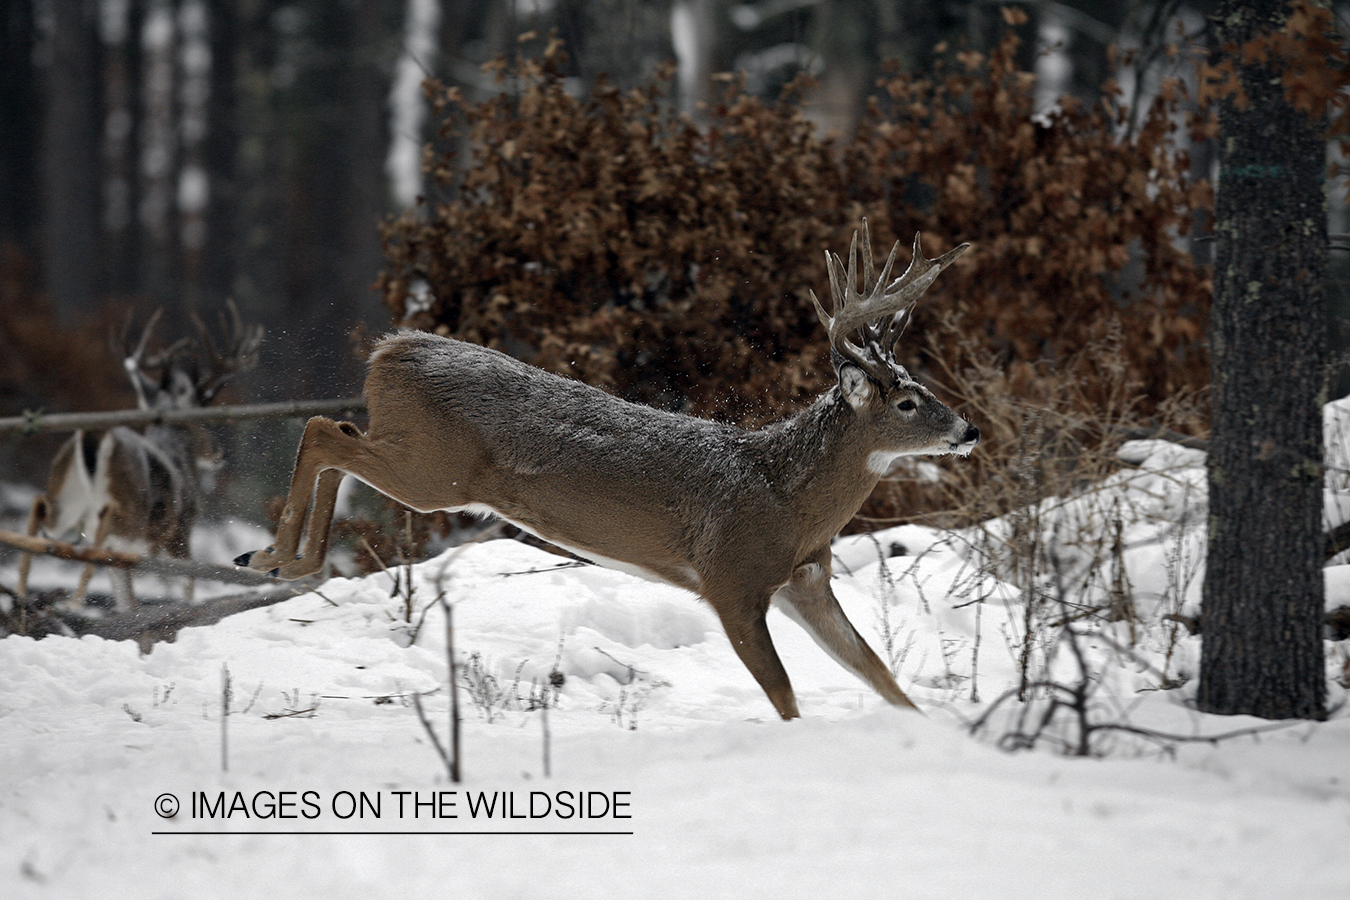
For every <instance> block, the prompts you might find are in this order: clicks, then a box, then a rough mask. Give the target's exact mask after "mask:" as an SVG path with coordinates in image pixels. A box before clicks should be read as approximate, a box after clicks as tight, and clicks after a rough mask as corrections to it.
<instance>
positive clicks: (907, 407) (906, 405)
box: [895, 398, 919, 412]
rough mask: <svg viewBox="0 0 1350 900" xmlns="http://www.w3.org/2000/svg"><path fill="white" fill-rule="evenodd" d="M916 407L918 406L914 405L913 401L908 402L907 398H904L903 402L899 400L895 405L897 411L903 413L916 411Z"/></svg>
mask: <svg viewBox="0 0 1350 900" xmlns="http://www.w3.org/2000/svg"><path fill="white" fill-rule="evenodd" d="M918 407H919V404H917V403H915V402H914V401H913V400H910V399H909V398H905V399H904V400H901V401H900V402H898V403H896V404H895V408H896V409H898V410H902V411H903V412H909V411H911V410H914V409H918Z"/></svg>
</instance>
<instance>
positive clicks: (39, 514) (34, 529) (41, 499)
mask: <svg viewBox="0 0 1350 900" xmlns="http://www.w3.org/2000/svg"><path fill="white" fill-rule="evenodd" d="M51 504H52V501H51V500H49V499H48V498H47V495H46V494H41V495H39V496H37V497H35V498H34V499H33V505H32V506H31V507H29V509H28V531H27V534H28V536H29V537H37V533H38V530H39V529H41V528H42V523H43V522H47V521H50V520H51V519H52V518H53V516H52V515H51V513H52V506H51ZM32 567H33V554H32V553H30V552H29V551H27V550H25V551H24V552H23V553H21V554H19V583H18V584H17V585H16V586H15V591H16V592H17V593H18V595H19V597H27V596H28V572H29V570H31V569H32Z"/></svg>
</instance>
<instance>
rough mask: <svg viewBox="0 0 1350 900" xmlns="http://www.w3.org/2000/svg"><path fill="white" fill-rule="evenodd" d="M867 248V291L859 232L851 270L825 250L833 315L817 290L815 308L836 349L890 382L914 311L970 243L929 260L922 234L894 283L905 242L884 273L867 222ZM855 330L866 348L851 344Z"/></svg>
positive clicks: (851, 250) (852, 248) (875, 376)
mask: <svg viewBox="0 0 1350 900" xmlns="http://www.w3.org/2000/svg"><path fill="white" fill-rule="evenodd" d="M862 244H863V268H862V278H863V285H862V290H861V291H860V290H858V233H857V232H854V234H853V242H852V244H850V245H849V249H848V268H847V269H845V267H844V261H843V260H842V259H840V258H839V257H838V255H836V254H833V253H831V252H830V251H828V250H826V251H825V267H826V269H828V270H829V273H830V293H831V295H833V301H834V315H832V316H831V315H829V314H827V313H826V312H825V308H824V307H823V306H821V304H820V301H819V300H818V299H816V294H815V291H812V292H811V302H812V303H814V304H815V305H816V315H818V316H819V317H820V321H821V324H823V325H824V326H825V330H826V331H827V332H828V333H829V335H830V347H831V349H833V350H834V352H836V353H838V354H839V355H840V356H841V357H843V358H844V359H846V360H848V361H849V362H852V363H854V364H856V365H857V366H858V367H859V368H861V369H862V370H863V371H864V372H866V373H867V374H868V375H869V376H871V377H872V378H873V379H875V380H877V381H889V380H891V379H889V378H884V377H883V376H884V374H885V373H886V372H888V371H889V370H890V369H891V367H892V365H893V364H894V359H895V342H896V340H897V339H898V338H899V337H900V332H902V331H904V329H905V323H906V322H907V321H908V319H909V312H910V310H912V309H913V308H914V304H915V303H916V302H917V301H918V299H919V297H921V296H923V292H924V291H926V290H928V288H929V286H930V285H932V283H933V281H934V280H935V279H936V278H937V277H938V275H939V274H940V273H941V272H942V270H943V269H945V268H947V267H948V266H949V265H951V264H952V263H953V262H954V261H955V260H956V258H957V257H958V256H960V255H961V254H962V253H964V252H965V251H966V249H967V248H969V247H970V244H962V245H960V246H959V247H957V248H955V249H954V250H951V251H949V252H947V253H944V254H943V255H942V256H939V257H938V258H937V259H925V258H924V255H923V248H922V247H921V246H920V243H919V235H918V234H915V235H914V258H913V260H911V262H910V264H909V268H908V269H906V270H905V273H904V274H903V275H901V276H900V277H899V278H897V279H895V281H893V282H892V281H890V277H891V269H892V267H894V265H895V257H896V253H897V252H898V251H899V250H900V242H899V241H896V242H895V246H894V247H892V248H891V255H890V256H889V257H887V259H886V265H884V266H882V269H881V274H880V275H877V274H876V268H875V266H874V265H873V262H872V236H871V233H870V232H869V231H868V227H867V220H866V219H863V223H862ZM888 282H889V283H888ZM854 331H857V332H859V333H861V335H862V338H863V342H862V344H861V345H858V344H855V343H853V341H851V340H849V335H851V334H852V333H853V332H854Z"/></svg>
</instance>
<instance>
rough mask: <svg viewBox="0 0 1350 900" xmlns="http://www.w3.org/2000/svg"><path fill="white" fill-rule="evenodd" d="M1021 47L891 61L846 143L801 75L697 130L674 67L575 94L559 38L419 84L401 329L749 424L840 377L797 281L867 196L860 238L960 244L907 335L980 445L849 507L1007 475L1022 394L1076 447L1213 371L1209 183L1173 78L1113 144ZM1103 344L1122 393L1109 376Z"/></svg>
mask: <svg viewBox="0 0 1350 900" xmlns="http://www.w3.org/2000/svg"><path fill="white" fill-rule="evenodd" d="M1016 47H1017V41H1016V38H1015V37H1013V36H1011V35H1009V36H1008V37H1006V38H1005V39H1004V40H1003V42H1002V43H1001V44H1000V45H999V46H998V47H997V48H996V49H995V50H994V51H993V52H992V53H990V54H989V55H988V56H982V55H979V54H974V53H963V54H957V55H956V56H955V61H956V62H955V65H948V66H946V67H942V68H939V69H938V70H937V71H936V72H935V73H934V74H933V76H932V77H927V78H916V77H911V76H905V75H900V74H894V73H893V74H892V75H890V76H889V77H888V78H887V79H885V81H884V82H883V83H882V85H881V86H880V87H881V89H882V91H881V95H880V96H878V97H877V98H874V100H873V101H872V103H871V104H870V106H869V111H868V114H867V116H866V117H865V119H864V121H863V122H862V123H861V125H860V126H859V128H858V130H857V132H856V134H854V135H853V136H852V137H851V139H849V140H837V139H833V138H825V137H822V136H820V135H819V134H818V133H817V132H816V130H815V129H814V128H813V126H812V125H811V124H810V123H809V122H808V121H807V119H806V118H805V116H804V115H803V113H802V109H801V106H800V104H799V102H798V99H797V95H796V94H795V93H792V92H789V93H788V94H787V95H785V97H784V98H783V99H782V100H780V101H779V102H777V103H766V102H763V101H761V100H759V99H757V98H754V97H751V96H748V95H746V94H745V93H744V92H743V90H742V85H741V84H740V82H738V81H737V80H736V79H734V78H728V79H727V80H726V81H725V84H724V89H725V90H724V94H723V96H722V98H721V100H720V102H718V103H717V104H716V105H714V106H713V107H712V108H710V109H708V110H707V111H706V122H705V123H703V124H699V125H696V124H694V123H693V122H691V121H689V120H687V119H684V118H681V117H679V116H678V115H676V114H675V113H673V112H672V111H671V110H670V108H669V105H668V104H667V103H666V102H665V99H664V89H663V86H662V85H663V83H664V82H663V79H666V78H668V77H669V75H670V72H669V71H665V72H663V73H662V74H661V76H660V77H658V79H656V80H655V81H653V82H651V83H649V84H647V85H644V86H642V87H640V88H638V89H636V90H633V91H630V92H626V93H625V92H620V91H619V90H617V89H616V88H614V87H613V86H612V85H609V84H607V83H606V82H604V81H603V80H602V81H601V82H600V83H598V84H597V85H596V86H595V87H594V89H593V91H592V92H591V93H590V95H589V96H587V97H577V96H573V95H572V94H571V93H569V92H568V90H567V89H566V86H565V84H564V79H563V75H562V72H563V65H562V54H561V51H560V49H559V48H558V46H557V43H556V42H553V43H550V45H549V47H548V49H547V50H546V51H545V53H544V54H543V56H542V57H541V58H539V59H524V60H518V61H516V62H515V63H514V64H509V65H508V64H507V63H506V62H505V61H500V62H499V63H498V64H497V67H496V71H497V74H498V76H499V77H500V78H501V82H502V84H503V91H502V93H501V94H499V95H498V96H496V97H494V98H492V99H490V100H487V101H485V102H482V103H470V102H468V101H466V100H465V99H464V98H463V97H462V96H461V95H460V94H458V93H457V92H456V91H455V90H454V89H445V88H442V87H440V86H437V85H429V86H428V90H429V92H430V96H431V97H432V98H433V100H434V102H435V108H436V112H437V115H439V116H441V117H442V119H443V121H444V125H443V127H442V129H441V139H442V142H443V146H442V147H441V148H440V149H439V150H436V151H428V154H427V157H426V166H427V169H428V172H429V173H430V175H431V176H432V179H433V181H434V183H435V185H436V190H437V192H438V193H439V195H440V196H441V199H440V200H437V201H435V202H419V204H418V206H417V207H415V208H414V209H412V210H409V211H408V212H407V213H406V214H405V215H404V216H402V217H401V218H399V219H397V220H396V221H392V222H389V223H387V225H386V228H385V232H384V238H385V250H386V255H387V258H388V266H387V268H386V270H385V271H384V272H383V273H382V275H381V278H380V286H381V289H382V291H383V293H384V298H385V302H386V304H387V305H388V307H389V308H390V310H391V311H392V312H393V314H394V316H395V318H396V320H398V321H400V322H401V323H403V324H405V325H408V326H411V327H416V328H422V329H427V330H434V331H436V332H438V333H441V334H447V335H453V336H456V337H461V338H465V339H468V340H472V341H475V342H477V343H481V344H485V345H488V346H495V347H497V348H499V349H502V350H505V351H507V352H510V353H513V354H514V355H517V356H520V357H521V358H524V359H526V360H528V361H530V362H533V363H535V364H536V365H539V366H541V367H543V368H545V369H548V370H550V371H554V372H558V373H561V374H566V375H571V376H573V377H577V378H581V379H583V380H585V381H588V382H591V383H593V384H597V385H600V386H602V387H605V388H606V389H608V390H611V391H613V392H614V393H617V394H619V395H621V396H624V397H626V398H629V399H634V400H639V401H642V402H647V403H651V404H654V405H657V406H662V407H665V408H673V409H681V410H684V411H687V412H691V413H695V414H703V415H712V416H715V417H718V418H722V419H725V420H731V421H736V422H740V423H743V424H748V425H753V424H758V423H762V422H764V421H766V420H769V419H773V418H776V417H778V416H780V415H782V414H784V413H785V412H788V411H790V410H792V409H795V408H799V407H800V406H801V405H803V404H804V403H805V401H806V400H807V399H808V398H809V397H811V396H813V395H814V394H816V393H818V392H819V391H820V390H822V389H824V388H826V387H828V386H829V385H830V384H832V383H833V373H832V371H831V370H830V367H829V365H828V355H827V343H826V335H825V333H824V329H823V328H822V327H821V326H820V325H819V323H818V322H817V320H816V317H815V314H814V311H813V309H812V307H811V304H810V301H809V299H808V296H807V290H808V289H809V288H813V287H814V288H817V289H820V288H822V287H823V285H824V282H825V273H824V267H823V266H822V265H821V259H820V256H821V250H822V249H825V248H829V249H833V250H836V251H840V252H842V250H843V248H845V247H847V245H848V241H849V239H850V237H851V234H852V231H853V229H855V228H856V227H857V225H858V222H859V220H860V219H861V217H862V216H864V215H865V216H868V217H869V219H870V221H871V224H872V231H873V234H874V235H875V236H876V238H877V241H878V250H879V251H880V250H882V249H883V243H889V241H891V240H893V239H900V240H902V242H903V246H904V247H906V248H907V247H908V246H909V241H910V239H911V238H912V236H913V233H914V232H915V231H921V232H923V234H924V237H925V250H926V251H927V252H928V254H929V255H931V256H936V255H937V254H939V253H941V252H943V251H945V250H947V249H950V247H951V246H953V245H954V244H955V243H957V242H958V241H963V240H968V241H971V242H972V243H973V244H974V247H973V249H972V250H971V251H970V252H969V253H967V254H966V256H965V257H963V258H962V260H961V263H960V264H958V265H957V266H955V267H953V268H952V269H951V270H949V271H948V272H947V273H946V274H944V276H943V277H942V278H941V279H940V280H939V281H938V283H937V285H936V286H935V287H934V288H933V289H932V290H931V291H930V295H929V296H928V297H927V298H926V299H925V300H924V301H923V302H922V303H921V304H920V306H919V309H918V314H917V318H916V324H915V326H914V327H913V329H912V330H911V332H910V333H909V335H908V336H907V338H906V339H905V340H904V341H902V344H901V347H900V354H901V356H902V361H903V362H904V363H905V364H906V365H907V366H909V368H910V369H911V371H912V372H914V373H915V374H916V376H918V377H920V378H921V380H924V381H926V382H928V383H929V384H931V385H933V386H934V387H935V388H936V389H937V390H938V391H939V393H940V394H942V395H944V398H945V399H949V400H951V401H953V402H956V403H958V404H962V405H963V407H964V409H965V410H966V411H967V412H968V413H969V415H970V417H971V419H972V421H974V422H975V423H976V424H977V425H979V426H980V428H981V429H982V430H983V432H984V433H985V435H987V437H986V440H985V441H984V442H983V443H982V444H981V447H980V448H979V449H978V450H977V451H976V454H975V456H974V457H972V459H971V460H964V461H960V462H959V463H958V464H957V465H956V466H953V467H949V469H950V471H952V472H955V471H957V470H960V471H961V473H962V474H961V476H959V477H960V478H961V479H962V480H961V481H959V482H958V481H953V482H951V483H950V485H949V486H946V487H943V488H941V489H937V490H933V489H930V488H923V489H911V488H910V487H906V486H904V485H899V486H896V485H892V486H890V487H888V488H887V489H884V490H882V491H880V492H878V494H877V495H875V496H874V498H873V501H872V502H871V503H870V504H869V507H868V509H867V512H868V513H869V514H870V515H872V516H876V517H886V518H889V517H893V516H894V515H895V514H896V513H897V511H901V510H903V511H905V512H906V513H907V514H908V515H910V516H913V515H922V514H925V513H929V512H932V511H934V510H939V509H951V508H952V506H953V504H960V503H962V502H963V501H962V499H961V498H963V497H967V496H970V494H971V493H972V492H978V491H979V490H981V488H982V486H983V485H984V484H985V482H996V481H997V480H998V479H999V478H1006V472H1005V470H1004V466H1005V465H1006V464H1007V461H1008V459H1009V458H1010V454H1013V453H1015V452H1016V450H1015V448H1016V447H1017V446H1018V442H1019V441H1021V440H1023V438H1024V435H1025V428H1024V427H1023V425H1024V423H1023V422H1022V421H1020V420H1021V418H1024V417H1026V416H1028V415H1031V414H1030V413H1028V412H1027V410H1028V409H1030V408H1034V407H1037V404H1041V403H1046V404H1050V405H1051V407H1053V408H1054V409H1056V410H1059V412H1056V413H1055V414H1054V416H1052V417H1051V418H1054V419H1056V422H1055V423H1053V424H1054V428H1053V433H1054V434H1056V435H1060V436H1062V439H1061V438H1060V437H1057V438H1056V442H1055V446H1054V448H1053V449H1052V450H1044V451H1040V452H1046V453H1054V454H1058V455H1064V456H1069V457H1072V456H1073V455H1074V454H1075V453H1079V454H1080V455H1081V453H1080V451H1081V447H1083V446H1087V445H1091V444H1093V442H1100V441H1101V440H1103V438H1104V436H1105V435H1107V434H1108V433H1109V432H1110V429H1109V428H1108V427H1107V424H1108V423H1114V422H1117V421H1121V420H1124V419H1125V418H1127V417H1131V418H1134V417H1137V418H1140V419H1141V420H1142V419H1145V418H1150V417H1156V416H1157V415H1158V414H1159V413H1160V412H1162V411H1164V408H1165V406H1166V405H1167V403H1168V401H1169V398H1173V397H1177V396H1187V397H1194V396H1196V395H1197V394H1198V393H1199V391H1200V389H1201V388H1202V387H1203V385H1204V384H1205V383H1206V382H1207V361H1206V357H1205V354H1204V352H1203V348H1202V346H1201V345H1200V340H1201V337H1202V334H1203V328H1204V323H1205V319H1206V316H1207V314H1208V308H1209V297H1210V284H1209V280H1208V276H1207V274H1206V272H1205V271H1204V270H1202V269H1201V268H1200V267H1198V266H1197V265H1195V263H1194V262H1193V261H1192V260H1191V258H1190V257H1189V256H1188V255H1187V254H1186V253H1185V252H1183V251H1182V250H1181V249H1179V247H1178V244H1177V242H1178V240H1179V239H1180V238H1181V237H1183V236H1184V235H1185V234H1186V233H1187V231H1188V230H1189V228H1190V223H1191V220H1192V217H1193V216H1194V215H1195V214H1196V213H1197V211H1201V210H1204V209H1205V208H1207V206H1208V203H1209V200H1210V194H1209V189H1208V187H1207V185H1205V184H1203V183H1192V182H1190V181H1188V179H1187V169H1188V165H1189V163H1188V161H1187V159H1186V157H1185V154H1184V153H1181V152H1178V151H1177V150H1175V149H1174V147H1173V144H1172V142H1171V141H1172V138H1173V137H1174V133H1173V132H1174V129H1175V127H1176V126H1175V124H1174V123H1175V122H1176V120H1177V117H1176V113H1177V110H1178V108H1179V105H1180V103H1181V102H1182V100H1183V97H1182V95H1181V92H1180V89H1179V88H1175V87H1169V89H1168V90H1166V91H1164V92H1163V93H1162V95H1161V96H1160V97H1159V98H1158V100H1157V101H1156V102H1155V103H1154V105H1153V107H1152V108H1151V109H1150V110H1149V112H1148V114H1147V115H1146V116H1144V117H1143V120H1142V121H1143V125H1142V127H1141V128H1139V129H1138V131H1137V132H1136V134H1135V135H1134V137H1133V138H1132V139H1130V140H1122V139H1120V138H1119V137H1118V136H1117V126H1118V125H1119V123H1120V120H1119V119H1118V117H1117V116H1116V115H1113V114H1112V113H1111V109H1112V108H1113V107H1112V102H1113V98H1114V94H1113V93H1111V92H1108V93H1107V95H1106V96H1105V97H1104V98H1103V102H1102V104H1101V105H1100V106H1099V107H1098V108H1095V109H1086V108H1084V107H1082V106H1081V105H1078V104H1075V103H1073V102H1072V101H1069V100H1066V101H1064V105H1063V107H1062V108H1061V109H1059V110H1057V111H1055V112H1052V113H1049V114H1046V115H1042V116H1036V115H1034V112H1035V111H1034V108H1033V105H1032V102H1033V90H1032V88H1033V79H1032V76H1031V75H1030V74H1029V73H1027V72H1023V71H1020V70H1018V68H1017V66H1016V64H1015V62H1014V57H1015V51H1016ZM906 256H907V253H905V252H903V251H902V257H906ZM902 262H903V259H902ZM1107 345H1109V347H1110V353H1111V354H1112V359H1113V360H1115V362H1113V363H1112V364H1113V365H1119V366H1120V367H1121V372H1122V377H1123V379H1124V381H1123V382H1122V384H1123V383H1126V382H1127V383H1128V384H1129V388H1128V390H1124V389H1123V388H1120V387H1118V386H1112V385H1111V384H1110V383H1109V379H1106V378H1104V377H1103V375H1104V371H1103V363H1102V361H1101V356H1100V353H1099V352H1098V349H1100V348H1102V347H1105V346H1107ZM1094 348H1097V349H1094ZM1046 415H1048V414H1046ZM1060 418H1063V419H1064V420H1065V421H1066V422H1067V421H1069V420H1072V421H1073V422H1075V423H1077V424H1075V425H1074V426H1072V427H1070V426H1069V425H1066V424H1061V423H1059V422H1058V419H1060ZM995 493H997V491H995Z"/></svg>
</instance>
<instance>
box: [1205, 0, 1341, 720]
mask: <svg viewBox="0 0 1350 900" xmlns="http://www.w3.org/2000/svg"><path fill="white" fill-rule="evenodd" d="M1287 15H1288V7H1287V6H1286V5H1285V3H1284V2H1283V0H1260V2H1250V3H1237V2H1232V0H1230V2H1227V3H1225V4H1224V7H1223V9H1222V11H1221V13H1220V16H1219V19H1218V28H1219V34H1218V38H1219V43H1220V45H1221V46H1233V45H1234V43H1236V44H1237V45H1240V44H1242V43H1243V42H1245V41H1247V40H1249V39H1251V38H1252V37H1254V36H1257V35H1259V34H1261V33H1266V32H1269V31H1270V30H1272V29H1275V28H1278V27H1279V25H1280V23H1281V22H1282V21H1283V19H1284V17H1285V16H1287ZM1234 62H1235V63H1237V62H1238V60H1237V59H1235V60H1234ZM1239 73H1240V80H1241V85H1242V89H1243V91H1244V92H1245V93H1246V98H1247V100H1248V102H1247V103H1246V104H1245V105H1241V108H1240V104H1239V103H1238V102H1236V100H1235V98H1229V99H1228V100H1226V101H1225V102H1224V103H1223V105H1222V108H1221V111H1220V129H1221V133H1220V136H1219V145H1220V150H1219V152H1220V172H1219V191H1218V196H1217V208H1216V228H1215V230H1216V233H1217V246H1216V259H1215V271H1214V293H1215V296H1214V308H1213V312H1212V319H1211V325H1210V335H1211V338H1210V339H1211V348H1210V349H1211V360H1212V362H1211V377H1212V383H1213V441H1212V449H1211V451H1210V456H1209V492H1210V493H1209V497H1210V500H1209V502H1210V531H1209V552H1208V562H1207V574H1206V578H1205V585H1204V601H1203V603H1204V606H1203V624H1204V643H1203V649H1202V652H1201V663H1200V687H1199V695H1198V698H1197V699H1198V703H1199V706H1200V708H1201V709H1202V710H1204V711H1206V712H1213V713H1224V714H1237V713H1245V714H1251V715H1258V716H1263V717H1265V718H1272V719H1278V718H1295V717H1297V718H1321V717H1323V716H1324V715H1325V699H1326V675H1325V671H1324V668H1323V666H1324V663H1323V656H1322V653H1323V651H1322V614H1323V610H1322V606H1323V599H1322V598H1323V583H1322V558H1321V547H1322V473H1321V458H1322V419H1321V402H1322V399H1323V398H1322V397H1321V393H1322V385H1323V377H1324V368H1325V362H1326V340H1325V331H1326V329H1325V324H1324V312H1323V297H1322V294H1323V281H1324V279H1325V276H1326V269H1327V237H1326V208H1325V201H1324V197H1323V179H1324V174H1325V168H1326V148H1325V143H1324V140H1323V137H1322V132H1323V125H1322V123H1319V122H1314V121H1311V120H1310V119H1309V118H1308V116H1307V115H1305V114H1304V113H1302V112H1299V111H1298V110H1295V109H1293V108H1292V107H1291V106H1290V105H1289V104H1288V103H1287V102H1286V101H1285V97H1284V90H1283V87H1282V85H1281V83H1280V81H1279V78H1278V75H1277V73H1274V72H1271V71H1270V70H1269V69H1265V68H1263V67H1259V66H1240V67H1239Z"/></svg>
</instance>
